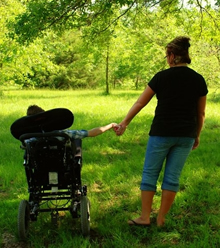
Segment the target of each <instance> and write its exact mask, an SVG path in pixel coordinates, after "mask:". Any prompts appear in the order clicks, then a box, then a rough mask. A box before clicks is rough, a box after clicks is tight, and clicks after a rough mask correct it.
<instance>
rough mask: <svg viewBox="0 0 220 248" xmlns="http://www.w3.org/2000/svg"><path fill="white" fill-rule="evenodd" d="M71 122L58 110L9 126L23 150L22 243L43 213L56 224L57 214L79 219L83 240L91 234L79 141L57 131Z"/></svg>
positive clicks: (70, 116)
mask: <svg viewBox="0 0 220 248" xmlns="http://www.w3.org/2000/svg"><path fill="white" fill-rule="evenodd" d="M73 121H74V116H73V114H72V112H71V111H69V110H68V109H65V108H57V109H52V110H49V111H45V112H42V113H39V114H36V115H33V116H25V117H22V118H20V119H18V120H16V121H15V122H14V123H13V124H12V125H11V134H12V135H13V136H14V137H15V138H16V139H18V140H20V142H21V149H23V150H24V163H23V166H24V170H25V174H26V179H27V185H28V193H29V199H28V200H25V199H23V200H21V202H20V204H19V208H18V218H17V222H18V236H19V239H21V240H25V239H26V238H27V236H28V233H29V227H30V222H34V221H37V218H38V215H39V214H40V213H42V212H49V213H50V215H51V222H52V223H53V224H55V225H56V224H57V221H58V219H59V212H60V211H69V212H70V213H71V216H72V217H73V218H80V222H81V232H82V235H83V236H89V234H90V202H89V199H88V197H87V186H86V185H82V184H81V168H82V141H81V140H80V139H75V140H73V139H70V137H69V135H68V134H66V133H65V132H62V131H60V130H64V129H66V128H69V127H70V126H71V125H72V124H73Z"/></svg>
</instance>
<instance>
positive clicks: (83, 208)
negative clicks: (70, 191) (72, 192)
mask: <svg viewBox="0 0 220 248" xmlns="http://www.w3.org/2000/svg"><path fill="white" fill-rule="evenodd" d="M80 216H81V229H82V234H83V236H89V234H90V202H89V199H88V198H87V197H86V196H85V195H83V196H81V201H80Z"/></svg>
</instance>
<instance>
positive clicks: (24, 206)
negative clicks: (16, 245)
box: [18, 200, 30, 240]
mask: <svg viewBox="0 0 220 248" xmlns="http://www.w3.org/2000/svg"><path fill="white" fill-rule="evenodd" d="M29 223H30V209H29V203H28V201H26V200H22V201H21V202H20V205H19V208H18V237H19V239H20V240H25V239H26V238H27V235H28V231H29Z"/></svg>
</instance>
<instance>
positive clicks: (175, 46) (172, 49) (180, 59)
mask: <svg viewBox="0 0 220 248" xmlns="http://www.w3.org/2000/svg"><path fill="white" fill-rule="evenodd" d="M189 41H190V38H189V37H186V36H178V37H176V38H175V39H174V40H172V41H171V42H170V43H168V44H167V46H166V51H167V54H168V55H170V54H171V53H173V54H174V56H175V59H174V63H175V64H179V63H187V64H190V63H191V59H190V57H189V47H190V43H189Z"/></svg>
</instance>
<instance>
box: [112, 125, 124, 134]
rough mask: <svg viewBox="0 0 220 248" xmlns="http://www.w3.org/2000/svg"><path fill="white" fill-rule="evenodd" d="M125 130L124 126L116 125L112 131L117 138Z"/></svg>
mask: <svg viewBox="0 0 220 248" xmlns="http://www.w3.org/2000/svg"><path fill="white" fill-rule="evenodd" d="M125 130H126V126H125V125H122V124H118V125H116V126H114V131H115V134H116V135H117V136H120V135H122V134H123V133H124V132H125Z"/></svg>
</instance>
